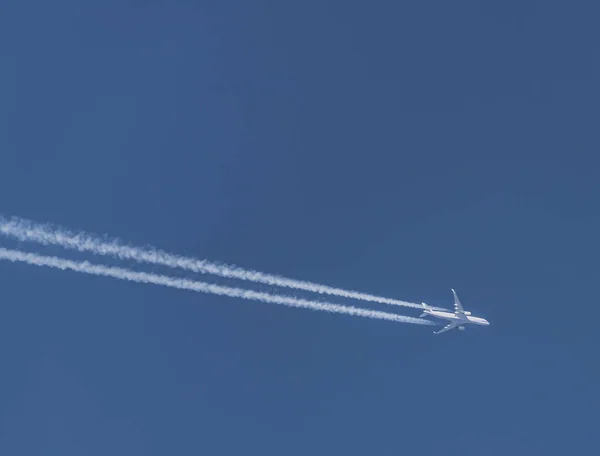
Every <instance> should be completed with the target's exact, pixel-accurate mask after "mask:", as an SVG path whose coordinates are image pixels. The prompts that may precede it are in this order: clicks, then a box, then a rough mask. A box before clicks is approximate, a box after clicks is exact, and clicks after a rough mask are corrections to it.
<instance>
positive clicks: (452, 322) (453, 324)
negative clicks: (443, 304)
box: [433, 321, 461, 334]
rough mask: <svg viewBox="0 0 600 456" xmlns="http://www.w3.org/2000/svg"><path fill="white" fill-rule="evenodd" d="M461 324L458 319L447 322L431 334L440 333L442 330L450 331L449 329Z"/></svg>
mask: <svg viewBox="0 0 600 456" xmlns="http://www.w3.org/2000/svg"><path fill="white" fill-rule="evenodd" d="M460 324H461V322H460V321H451V322H450V323H448V324H447V325H446V326H444V327H443V328H442V329H440V330H439V331H437V332H436V331H434V332H433V334H442V333H443V332H446V331H450V330H451V329H454V328H456V327H457V326H459V325H460Z"/></svg>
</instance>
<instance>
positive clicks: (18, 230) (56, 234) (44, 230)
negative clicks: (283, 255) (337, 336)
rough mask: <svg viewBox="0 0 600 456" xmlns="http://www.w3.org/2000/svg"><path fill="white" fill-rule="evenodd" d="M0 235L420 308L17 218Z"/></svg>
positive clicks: (3, 222)
mask: <svg viewBox="0 0 600 456" xmlns="http://www.w3.org/2000/svg"><path fill="white" fill-rule="evenodd" d="M0 234H4V235H5V236H8V237H12V238H14V239H18V240H20V241H29V242H37V243H40V244H45V245H49V244H52V245H58V246H61V247H63V248H68V249H74V250H77V251H79V252H91V253H93V254H96V255H105V256H113V257H117V258H119V259H121V260H134V261H136V262H138V263H150V264H155V265H161V266H167V267H170V268H181V269H185V270H188V271H193V272H198V273H202V274H213V275H217V276H220V277H226V278H232V279H240V280H247V281H250V282H255V283H263V284H267V285H273V286H279V287H287V288H294V289H297V290H305V291H310V292H313V293H319V294H328V295H335V296H341V297H345V298H351V299H358V300H362V301H371V302H377V303H381V304H391V305H396V306H405V307H413V308H416V309H421V308H422V306H421V305H420V304H416V303H412V302H406V301H400V300H397V299H390V298H383V297H379V296H375V295H371V294H367V293H360V292H358V291H351V290H344V289H341V288H334V287H329V286H326V285H319V284H316V283H311V282H306V281H302V280H294V279H288V278H285V277H281V276H277V275H272V274H265V273H262V272H258V271H253V270H248V269H242V268H239V267H237V266H225V265H219V264H215V263H211V262H209V261H206V260H198V259H195V258H188V257H183V256H180V255H173V254H170V253H167V252H164V251H161V250H157V249H155V248H147V249H143V248H139V247H130V246H127V245H123V244H121V243H120V242H119V241H118V240H111V241H110V242H106V241H104V240H102V239H101V238H99V237H96V236H93V235H90V234H86V233H74V232H72V231H68V230H65V229H62V228H59V227H55V226H52V225H49V224H44V225H43V224H39V223H35V222H32V221H29V220H24V219H21V218H17V217H12V218H11V219H6V218H4V217H0ZM432 307H433V306H432ZM436 309H438V310H439V309H440V308H437V307H436Z"/></svg>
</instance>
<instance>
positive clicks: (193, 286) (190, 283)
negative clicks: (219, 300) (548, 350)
mask: <svg viewBox="0 0 600 456" xmlns="http://www.w3.org/2000/svg"><path fill="white" fill-rule="evenodd" d="M0 260H9V261H13V262H23V263H27V264H31V265H35V266H46V267H50V268H56V269H62V270H71V271H75V272H82V273H84V274H92V275H98V276H105V277H113V278H115V279H121V280H128V281H130V282H137V283H151V284H154V285H162V286H165V287H170V288H178V289H180V290H191V291H196V292H201V293H211V294H215V295H222V296H230V297H232V298H242V299H250V300H254V301H261V302H265V303H270V304H283V305H284V306H289V307H302V308H305V309H313V310H323V311H325V312H333V313H339V314H347V315H353V316H358V317H367V318H374V319H377V320H388V321H393V322H398V323H413V324H417V325H434V323H433V322H431V321H429V320H424V319H420V318H413V317H405V316H403V315H396V314H392V313H387V312H380V311H376V310H368V309H361V308H358V307H350V306H342V305H339V304H332V303H325V302H317V301H309V300H306V299H299V298H294V297H290V296H278V295H272V294H268V293H261V292H257V291H253V290H244V289H241V288H232V287H225V286H221V285H213V284H209V283H205V282H197V281H194V280H187V279H178V278H174V277H169V276H164V275H158V274H150V273H147V272H136V271H132V270H129V269H123V268H118V267H109V266H101V265H97V264H92V263H89V262H88V261H83V262H78V261H72V260H66V259H63V258H58V257H53V256H43V255H37V254H35V253H27V252H21V251H19V250H9V249H5V248H0Z"/></svg>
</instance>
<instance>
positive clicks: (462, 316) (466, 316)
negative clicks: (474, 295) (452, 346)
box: [421, 290, 490, 334]
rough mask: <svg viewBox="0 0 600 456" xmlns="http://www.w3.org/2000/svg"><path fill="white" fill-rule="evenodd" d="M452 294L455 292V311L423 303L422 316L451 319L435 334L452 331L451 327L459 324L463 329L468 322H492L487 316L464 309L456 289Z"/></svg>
mask: <svg viewBox="0 0 600 456" xmlns="http://www.w3.org/2000/svg"><path fill="white" fill-rule="evenodd" d="M452 294H454V313H452V312H444V311H441V310H433V309H432V308H431V307H429V306H428V305H427V304H425V303H424V302H423V303H422V304H423V309H424V311H423V313H422V314H421V317H424V316H426V315H431V316H433V317H438V318H443V319H445V320H450V323H448V324H447V325H446V326H444V327H443V328H442V329H440V330H439V331H437V332H436V331H434V332H433V333H434V334H441V333H443V332H446V331H450V330H451V329H454V328H456V327H457V326H458V329H460V330H461V331H462V330H464V329H465V327H464V325H467V324H471V325H483V326H489V324H490V322H489V321H487V320H486V319H485V318H481V317H472V316H471V312H465V309H463V306H462V304H461V303H460V300H459V299H458V296H456V291H454V290H452Z"/></svg>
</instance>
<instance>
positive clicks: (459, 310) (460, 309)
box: [452, 289, 465, 314]
mask: <svg viewBox="0 0 600 456" xmlns="http://www.w3.org/2000/svg"><path fill="white" fill-rule="evenodd" d="M452 294H453V295H454V312H456V313H461V314H464V313H465V309H463V306H462V304H461V303H460V299H458V296H457V295H456V291H454V289H452Z"/></svg>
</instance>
